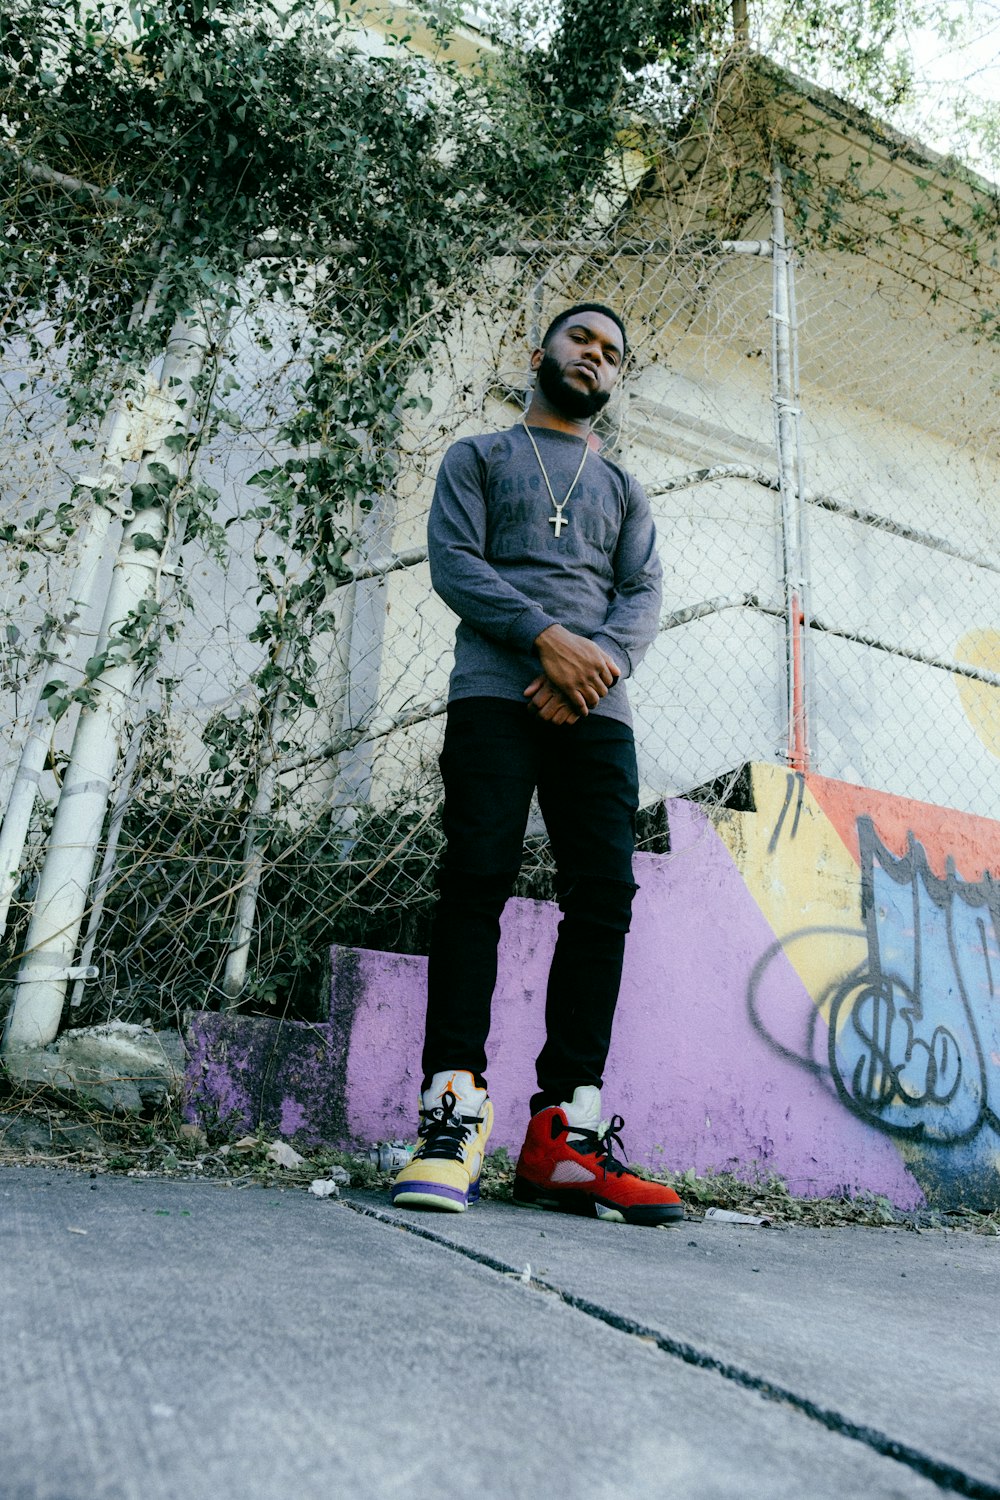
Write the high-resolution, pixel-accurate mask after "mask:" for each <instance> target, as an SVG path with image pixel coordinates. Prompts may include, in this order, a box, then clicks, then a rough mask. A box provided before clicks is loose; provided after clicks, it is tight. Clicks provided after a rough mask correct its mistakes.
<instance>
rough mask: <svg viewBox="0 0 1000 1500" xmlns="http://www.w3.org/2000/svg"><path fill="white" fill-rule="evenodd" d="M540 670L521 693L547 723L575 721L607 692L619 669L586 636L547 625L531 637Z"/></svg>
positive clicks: (582, 716)
mask: <svg viewBox="0 0 1000 1500" xmlns="http://www.w3.org/2000/svg"><path fill="white" fill-rule="evenodd" d="M535 645H536V647H537V649H538V657H539V660H540V662H541V665H542V670H541V672H539V674H538V676H537V677H536V678H535V679H534V680H533V681H532V682H530V683H529V684H528V686H527V687H526V688H525V690H524V696H525V697H526V698H527V699H528V700H529V704H530V706H531V708H532V709H534V711H535V712H536V713H537V714H538V716H539V718H540V719H544V720H545V721H546V723H549V724H575V723H576V722H577V721H578V720H579V719H581V718H585V717H586V715H587V714H588V713H589V712H590V710H591V709H592V708H594V707H596V705H597V704H598V703H599V702H600V701H601V699H602V698H604V697H606V696H607V692H608V689H609V688H610V687H612V686H613V685H614V683H615V681H616V680H617V679H618V678H619V677H620V676H621V669H620V667H618V666H617V664H616V663H615V662H613V661H612V659H611V657H610V656H608V654H607V652H606V651H602V650H601V648H600V646H595V645H594V642H593V641H589V640H587V638H586V636H582V635H574V633H573V632H572V631H571V630H567V629H566V628H565V627H564V626H562V625H550V626H549V628H548V629H547V630H543V631H542V633H541V635H540V636H538V638H537V639H536V641H535Z"/></svg>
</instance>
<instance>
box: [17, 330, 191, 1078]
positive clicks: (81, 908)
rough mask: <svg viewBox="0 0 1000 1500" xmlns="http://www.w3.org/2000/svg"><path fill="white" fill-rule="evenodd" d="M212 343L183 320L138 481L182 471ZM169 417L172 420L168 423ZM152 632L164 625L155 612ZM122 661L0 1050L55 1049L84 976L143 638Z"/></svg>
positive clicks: (65, 805) (99, 701) (150, 556)
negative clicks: (87, 920)
mask: <svg viewBox="0 0 1000 1500" xmlns="http://www.w3.org/2000/svg"><path fill="white" fill-rule="evenodd" d="M207 345H208V330H207V327H206V325H205V322H204V319H203V317H201V316H198V317H194V316H192V317H190V318H183V319H180V320H179V321H178V323H177V324H176V325H175V327H174V330H173V333H172V334H171V338H170V341H169V344H168V347H167V350H166V353H165V355H164V359H163V364H162V367H161V371H160V380H159V394H160V397H161V400H162V402H163V405H164V406H165V408H166V409H167V411H168V412H169V413H170V423H172V432H170V433H169V434H168V433H166V432H165V431H163V432H162V433H161V434H159V435H158V436H157V438H156V440H155V443H154V445H153V446H152V448H151V450H148V451H147V453H146V454H145V456H144V459H143V462H142V465H141V467H140V470H139V474H138V477H137V481H136V483H137V484H142V483H145V484H151V483H152V482H153V480H154V475H153V474H152V471H151V469H150V465H151V464H153V463H157V464H159V465H162V466H163V468H164V469H165V470H167V471H168V472H169V473H170V474H172V475H174V476H175V477H176V475H177V474H178V472H179V468H180V463H181V459H180V456H179V455H178V454H177V453H175V452H173V451H171V449H170V448H168V447H167V446H166V437H167V436H168V435H169V436H175V435H177V434H180V433H184V432H186V431H187V430H188V428H189V427H190V424H191V421H192V418H193V416H194V414H195V409H196V406H197V400H196V388H197V383H198V377H199V376H200V374H201V373H202V370H203V368H204V363H205V357H206V351H207ZM166 425H167V424H166V423H165V424H164V426H166ZM168 526H169V500H168V499H167V498H166V497H161V498H160V499H159V500H158V501H157V502H156V503H154V504H151V505H149V506H148V507H146V508H144V509H142V510H140V511H138V512H137V513H136V514H135V515H134V516H133V518H132V519H131V520H130V521H128V522H127V524H126V526H125V529H124V531H123V533H122V539H121V545H120V548H119V553H118V557H117V559H116V562H115V567H114V572H113V574H112V578H111V584H110V587H109V590H108V598H107V602H106V604H105V608H104V617H103V620H102V622H101V629H100V634H99V637H98V644H97V654H98V655H100V654H101V653H102V652H104V651H105V650H107V649H108V646H109V643H111V642H114V640H115V637H116V634H117V632H119V631H120V630H121V628H122V626H123V625H125V624H126V622H129V621H132V622H134V621H135V619H136V614H137V611H138V610H139V607H140V605H141V604H142V603H143V602H144V601H153V600H154V599H155V595H156V592H157V588H158V584H159V578H160V574H161V572H162V568H163V558H162V557H161V548H162V547H163V545H164V542H165V540H166V538H167V533H168ZM150 622H151V623H150V630H151V631H155V630H156V629H157V625H156V618H155V611H153V612H152V613H151V615H150ZM112 650H113V652H117V656H118V659H117V660H116V661H114V663H113V664H112V663H109V664H108V665H107V666H106V667H105V668H104V670H103V671H102V672H100V674H99V675H98V676H97V677H96V678H95V680H94V684H93V687H94V702H93V703H92V704H91V705H85V706H84V707H83V708H81V710H80V717H79V720H78V722H77V726H76V733H75V734H74V736H73V746H72V750H71V752H70V760H69V765H68V766H67V768H66V774H65V778H64V780H63V785H62V789H61V792H60V795H59V802H58V805H57V807H56V814H55V819H54V821H53V825H52V832H51V834H50V836H49V840H48V848H47V851H46V855H45V861H44V864H43V866H42V871H41V875H40V877H39V882H38V890H37V893H36V896H35V901H34V907H33V911H32V917H31V922H30V924H29V927H28V935H27V940H26V943H25V953H24V957H23V960H22V964H21V968H20V971H19V973H18V975H17V979H16V982H15V988H14V999H13V1003H12V1005H11V1008H10V1012H9V1014H8V1017H7V1023H6V1027H5V1031H4V1036H3V1042H2V1046H0V1050H2V1052H3V1053H4V1055H5V1057H6V1058H7V1059H8V1064H9V1062H10V1060H11V1056H12V1055H13V1054H15V1053H17V1052H19V1051H24V1050H27V1049H29V1048H32V1047H40V1046H45V1045H46V1044H47V1043H48V1042H50V1041H52V1040H53V1038H54V1037H55V1036H56V1033H57V1032H58V1030H59V1022H60V1019H61V1016H62V1010H63V1004H64V1001H65V995H66V985H67V983H68V981H69V979H70V978H75V977H76V971H75V969H74V967H73V959H74V956H75V952H76V944H77V939H78V937H79V932H80V927H81V924H82V921H83V917H84V913H85V911H86V906H87V897H88V891H89V887H90V881H91V877H92V874H93V869H94V864H95V861H96V857H97V849H98V845H99V842H100V837H101V829H102V827H103V823H104V817H105V814H106V811H107V803H108V795H109V792H110V788H111V783H112V780H113V777H114V773H115V768H116V766H117V764H118V757H119V749H120V741H121V736H122V733H123V730H124V728H125V726H126V724H127V722H128V718H129V714H130V712H131V710H132V707H133V704H132V698H133V693H134V689H135V684H136V682H137V680H138V678H139V675H140V670H141V663H140V661H139V660H138V657H137V652H136V643H134V642H132V641H128V642H125V641H122V642H120V644H117V646H113V647H112Z"/></svg>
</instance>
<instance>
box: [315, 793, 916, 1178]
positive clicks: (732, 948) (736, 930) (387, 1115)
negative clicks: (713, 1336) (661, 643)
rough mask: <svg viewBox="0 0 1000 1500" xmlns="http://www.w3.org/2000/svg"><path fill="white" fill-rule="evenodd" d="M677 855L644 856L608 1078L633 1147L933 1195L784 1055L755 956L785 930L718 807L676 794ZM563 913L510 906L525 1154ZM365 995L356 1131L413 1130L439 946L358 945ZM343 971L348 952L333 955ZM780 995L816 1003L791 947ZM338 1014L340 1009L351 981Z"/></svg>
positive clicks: (503, 1034) (507, 957)
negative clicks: (767, 907)
mask: <svg viewBox="0 0 1000 1500" xmlns="http://www.w3.org/2000/svg"><path fill="white" fill-rule="evenodd" d="M669 819H670V839H671V853H670V854H669V855H668V856H664V857H660V856H657V855H649V854H646V855H643V854H640V855H637V856H636V861H635V868H636V879H637V881H638V883H639V887H640V889H639V895H638V896H637V898H636V903H635V909H634V918H633V924H632V933H631V935H630V937H629V942H628V947H627V952H626V961H625V972H624V975H623V980H622V991H621V1000H620V1002H619V1007H618V1012H617V1015H616V1018H615V1033H614V1041H613V1044H612V1051H611V1057H610V1059H609V1066H608V1072H607V1076H606V1079H605V1087H604V1095H603V1097H604V1104H605V1114H606V1115H610V1114H612V1113H618V1114H621V1115H622V1116H624V1119H625V1123H626V1127H627V1128H626V1132H625V1134H624V1139H625V1145H626V1149H627V1150H628V1151H629V1154H630V1156H632V1157H633V1159H635V1160H636V1161H640V1162H642V1163H644V1164H645V1165H647V1166H651V1167H656V1166H661V1165H662V1166H666V1167H669V1168H671V1169H672V1170H683V1169H685V1168H687V1167H694V1168H695V1169H696V1170H697V1171H699V1172H701V1171H706V1170H719V1171H735V1172H738V1173H739V1174H740V1175H741V1176H753V1175H755V1174H757V1173H763V1174H766V1173H768V1172H775V1173H777V1174H779V1175H780V1176H781V1177H783V1178H785V1179H786V1180H787V1182H788V1185H789V1188H790V1189H791V1190H792V1191H793V1192H796V1193H803V1194H809V1195H813V1194H830V1193H835V1192H839V1191H840V1190H841V1189H847V1190H848V1191H851V1192H856V1191H859V1190H862V1189H864V1190H869V1191H877V1192H880V1193H885V1194H886V1195H887V1196H888V1197H890V1198H891V1199H892V1200H893V1201H894V1202H895V1203H897V1204H899V1205H900V1206H906V1207H912V1206H914V1205H916V1204H918V1203H921V1202H923V1194H922V1192H921V1189H920V1187H919V1185H918V1184H917V1182H916V1181H915V1180H914V1178H913V1177H912V1176H911V1174H910V1172H909V1171H908V1169H907V1167H906V1165H905V1164H904V1162H903V1161H902V1159H901V1157H900V1154H899V1152H898V1150H897V1148H896V1146H895V1145H894V1144H893V1142H892V1141H891V1140H890V1139H888V1138H887V1137H886V1136H884V1135H882V1134H880V1133H879V1132H878V1131H875V1130H872V1129H871V1128H870V1127H869V1126H868V1125H866V1124H865V1123H864V1122H862V1121H860V1120H857V1119H855V1118H854V1116H852V1115H851V1114H850V1113H848V1112H846V1111H845V1110H844V1108H843V1106H842V1105H841V1103H840V1102H839V1100H838V1099H837V1097H836V1094H835V1092H834V1090H833V1089H832V1088H830V1087H828V1086H826V1085H825V1084H824V1082H823V1081H822V1079H821V1078H819V1077H817V1076H814V1075H811V1074H810V1073H808V1072H807V1071H805V1070H803V1069H802V1068H801V1067H800V1066H798V1065H797V1064H796V1063H795V1062H794V1061H792V1060H790V1059H788V1058H785V1057H782V1056H781V1055H779V1054H776V1053H775V1051H774V1049H773V1047H772V1046H771V1045H769V1043H768V1042H767V1040H766V1039H765V1038H763V1037H762V1036H761V1035H760V1033H759V1031H758V1029H757V1028H756V1027H755V1026H754V1025H753V1024H752V1021H751V1019H750V1016H749V1014H748V1008H747V1003H746V999H747V994H748V992H749V988H750V980H751V973H752V970H753V968H754V965H755V963H756V961H757V959H758V958H759V956H760V955H761V953H763V952H764V951H765V950H766V949H768V948H769V947H770V946H771V945H772V944H773V933H772V930H771V928H770V927H769V926H768V924H767V922H766V921H765V919H764V917H763V916H762V915H761V912H760V909H759V908H758V906H757V905H756V903H755V902H754V900H753V899H752V897H751V896H750V895H749V892H748V890H747V886H746V884H745V883H744V881H743V879H742V877H741V875H740V872H739V871H738V869H737V868H736V866H735V864H734V863H733V860H732V857H731V856H730V854H729V851H728V850H727V849H726V847H725V845H724V844H723V843H722V842H721V840H720V839H719V837H718V835H717V834H716V832H715V830H714V829H713V827H712V824H711V823H710V822H709V820H708V818H707V816H706V815H705V813H704V812H703V811H702V810H701V809H700V808H699V807H697V806H696V805H694V804H691V803H687V802H682V801H673V802H671V803H670V805H669ZM558 916H559V913H558V911H557V910H556V909H555V908H554V907H553V906H550V905H549V904H548V903H544V902H537V901H520V900H515V901H512V902H510V903H509V905H508V907H507V910H506V912H505V914H504V923H503V937H502V942H501V954H500V975H499V979H498V984H497V992H496V996H495V999H494V1007H493V1027H492V1031H491V1035H490V1069H489V1083H490V1096H491V1098H492V1099H493V1104H494V1109H495V1111H496V1123H495V1126H494V1134H493V1144H494V1145H496V1146H507V1147H508V1148H509V1149H511V1150H512V1151H516V1150H517V1148H518V1147H519V1146H520V1143H521V1138H522V1136H523V1134H524V1129H525V1125H526V1123H527V1112H526V1105H527V1100H528V1098H529V1096H530V1095H531V1094H532V1093H533V1091H534V1088H535V1081H534V1067H533V1064H534V1058H535V1056H536V1054H537V1052H538V1050H539V1048H540V1047H541V1044H542V1037H543V1028H542V1010H543V1006H544V995H545V979H546V974H547V971H548V964H549V959H550V958H551V955H552V948H553V945H554V943H555V934H556V924H557V921H558ZM357 958H358V963H359V972H360V975H361V976H363V977H362V986H363V990H364V999H363V1000H362V1002H361V1003H360V1004H359V1005H358V1006H357V1009H356V1010H355V1013H354V1020H353V1025H352V1027H351V1039H350V1046H349V1052H348V1061H347V1072H346V1084H347V1117H346V1123H347V1127H348V1131H349V1134H350V1135H351V1136H353V1137H355V1138H357V1139H360V1140H379V1139H388V1138H391V1137H393V1136H402V1137H404V1138H409V1139H412V1137H413V1135H414V1123H415V1118H416V1098H417V1091H418V1089H419V1083H420V1078H419V1056H420V1045H421V1040H422V1035H421V1032H422V1022H423V995H424V987H425V976H426V963H427V961H426V959H422V958H408V959H400V958H398V957H392V956H390V955H383V954H378V953H363V952H362V953H359V954H358V955H357ZM335 973H336V963H335ZM768 993H769V1003H771V1004H774V1002H775V1001H776V1000H778V1001H779V1002H780V1001H783V1002H784V1003H785V1005H786V1006H787V1009H788V1011H789V1012H795V1011H801V1010H802V1009H803V1007H808V1008H809V1009H813V1006H812V1002H811V999H810V997H809V995H808V994H807V993H806V991H805V988H804V986H803V984H802V981H801V979H800V978H799V977H798V975H797V974H796V972H795V970H794V969H793V968H792V966H791V964H790V963H789V961H788V960H787V959H786V958H784V956H783V955H780V956H779V957H778V958H777V959H776V960H775V964H774V966H773V967H772V971H771V973H770V976H769V991H768ZM333 1006H334V1013H336V1010H337V1006H338V994H337V987H336V981H335V988H334V996H333Z"/></svg>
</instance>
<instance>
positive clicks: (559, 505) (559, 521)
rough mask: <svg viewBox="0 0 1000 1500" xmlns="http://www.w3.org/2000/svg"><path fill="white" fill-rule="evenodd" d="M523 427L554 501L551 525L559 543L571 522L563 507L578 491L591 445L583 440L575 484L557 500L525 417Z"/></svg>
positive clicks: (522, 422)
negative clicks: (577, 487)
mask: <svg viewBox="0 0 1000 1500" xmlns="http://www.w3.org/2000/svg"><path fill="white" fill-rule="evenodd" d="M521 426H522V427H523V428H524V430H525V432H526V433H527V434H528V442H529V443H530V444H531V446H532V448H534V450H535V457H536V458H537V459H538V467H539V468H540V469H541V471H542V478H543V479H544V480H545V488H546V489H547V490H548V492H549V499H550V500H551V501H552V504H553V505H554V506H555V512H556V513H555V515H554V516H549V525H550V526H553V527H554V528H555V533H556V541H558V540H559V537H560V534H561V532H562V529H563V527H564V526H568V525H569V521H570V518H569V516H564V515H563V507H564V506H566V505H568V504H569V497H570V495H572V493H573V491H574V490H575V489H576V481H577V480H578V479H579V477H580V475H581V474H582V473H583V466H584V464H585V463H586V462H587V454H588V453H589V452H590V443H589V442H588V440H587V439H586V438H584V440H583V457H582V458H581V460H580V467H579V468H578V469H577V471H576V473H575V474H574V475H573V483H572V484H571V485H570V487H569V489H568V490H567V491H566V493H565V495H564V496H563V498H562V499H561V500H557V499H556V497H555V495H554V494H553V492H552V483H551V481H550V479H549V476H548V474H547V472H546V469H545V465H544V464H543V463H542V455H541V454H540V453H539V451H538V444H537V443H536V442H535V439H534V438H533V437H532V435H531V428H530V427H529V426H528V423H527V421H526V419H525V418H524V417H522V418H521Z"/></svg>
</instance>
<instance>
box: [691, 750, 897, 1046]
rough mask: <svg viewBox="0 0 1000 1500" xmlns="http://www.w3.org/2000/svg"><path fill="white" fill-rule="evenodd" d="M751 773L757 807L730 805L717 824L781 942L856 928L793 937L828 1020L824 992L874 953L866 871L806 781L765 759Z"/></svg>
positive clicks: (802, 974) (799, 968)
mask: <svg viewBox="0 0 1000 1500" xmlns="http://www.w3.org/2000/svg"><path fill="white" fill-rule="evenodd" d="M751 773H752V777H753V795H754V803H755V805H756V808H757V811H756V812H734V811H732V810H731V809H729V808H723V809H720V810H719V811H718V812H717V813H714V814H713V816H712V822H713V824H714V826H715V829H716V832H717V833H718V835H719V837H720V838H721V839H722V841H723V843H724V844H725V845H726V848H727V849H728V850H729V853H730V854H731V855H732V857H733V860H734V862H735V864H736V866H737V868H738V869H739V872H740V874H741V875H742V876H743V879H744V881H745V883H746V886H747V889H748V890H749V891H750V894H751V895H752V896H753V898H754V900H755V901H756V903H757V905H758V906H759V907H760V909H761V911H762V912H763V914H764V916H765V917H766V919H767V921H768V923H769V925H770V927H771V930H772V932H773V933H774V936H775V938H776V939H788V938H790V937H791V936H792V935H793V934H794V933H796V932H798V931H800V930H801V929H802V928H804V927H834V928H838V929H844V928H847V929H852V930H853V931H851V930H849V931H847V932H845V931H842V930H841V931H837V932H830V933H826V932H824V933H817V934H815V935H814V936H812V937H809V938H805V939H801V940H799V941H797V942H791V943H790V944H789V947H788V950H787V956H788V959H789V962H790V963H791V964H792V967H793V968H794V969H795V972H796V973H797V974H798V976H799V978H800V979H801V980H802V983H803V984H804V985H805V987H806V989H807V990H808V992H809V994H810V995H811V996H812V998H813V1002H814V1003H815V1004H817V1005H818V1008H819V1011H820V1014H821V1015H822V1016H823V1019H824V1020H826V1021H828V1019H829V1017H828V1014H827V1012H828V1010H829V1006H828V1004H826V1003H823V999H824V997H828V996H829V995H830V993H831V992H832V989H833V987H834V986H835V985H837V984H838V983H840V981H842V980H843V979H844V978H845V976H846V975H847V974H849V973H850V972H851V970H852V969H856V968H858V967H859V966H861V965H862V964H864V963H865V961H866V959H867V956H868V944H867V941H866V938H865V933H864V929H863V928H862V925H861V871H860V869H859V867H858V862H857V860H856V859H855V858H854V857H853V856H852V855H851V853H850V852H849V850H847V849H846V848H845V847H844V843H843V840H842V839H841V837H840V835H839V834H838V833H837V831H836V829H835V828H834V826H833V824H832V823H831V822H830V820H829V818H828V817H827V816H826V814H825V813H824V812H823V810H822V808H821V807H820V805H819V803H818V802H817V801H816V799H815V797H814V796H813V795H812V793H811V792H810V791H809V788H808V787H807V786H805V785H804V784H803V782H802V780H801V778H799V777H797V776H794V775H792V773H791V772H789V771H786V770H784V769H783V768H782V767H781V766H769V765H763V764H754V765H753V766H752V767H751ZM789 788H791V795H790V796H788V791H789ZM786 797H787V807H786V806H785V803H786ZM800 797H801V801H800ZM783 809H784V813H783V812H782V810H783ZM796 813H797V816H796ZM776 830H777V834H776V833H775V831H776ZM772 840H773V847H772ZM854 934H856V935H854ZM846 1009H847V1008H845V1016H846Z"/></svg>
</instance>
